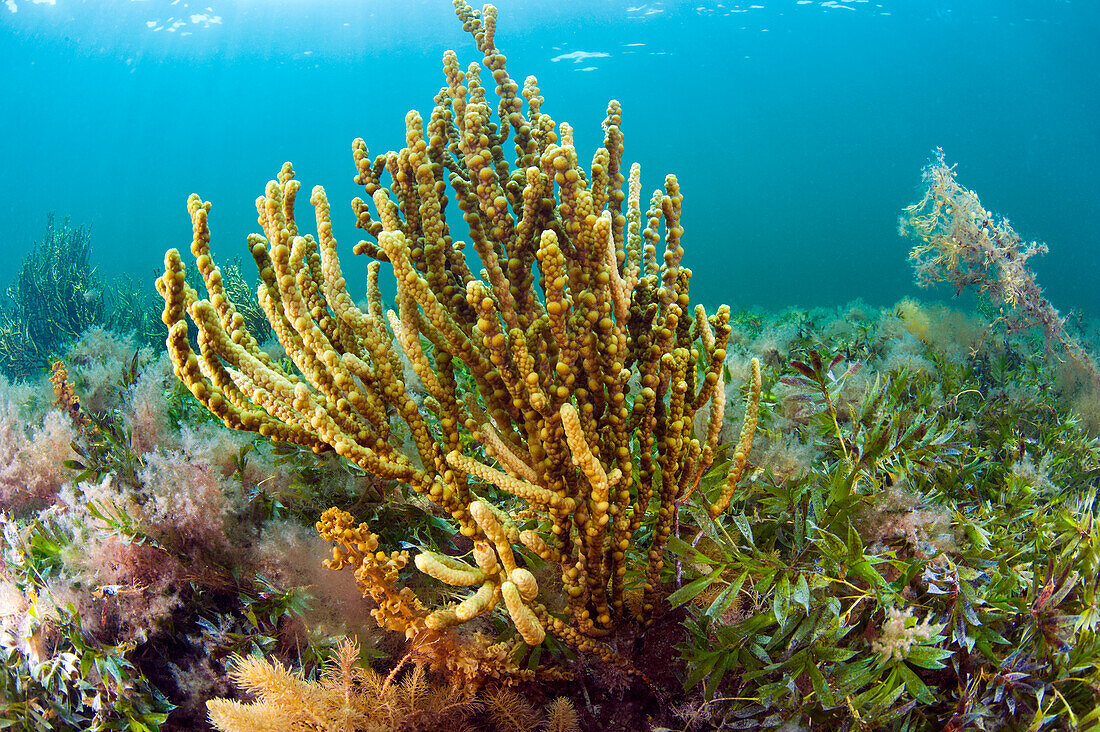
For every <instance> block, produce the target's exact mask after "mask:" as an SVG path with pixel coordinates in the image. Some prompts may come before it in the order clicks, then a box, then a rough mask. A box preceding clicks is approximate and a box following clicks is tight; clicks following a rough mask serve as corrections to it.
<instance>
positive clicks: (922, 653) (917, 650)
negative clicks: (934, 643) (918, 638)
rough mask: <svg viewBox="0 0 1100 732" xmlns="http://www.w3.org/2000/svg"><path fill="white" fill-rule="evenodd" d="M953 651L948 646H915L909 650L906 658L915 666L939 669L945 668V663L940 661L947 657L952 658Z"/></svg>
mask: <svg viewBox="0 0 1100 732" xmlns="http://www.w3.org/2000/svg"><path fill="white" fill-rule="evenodd" d="M951 654H952V651H949V650H947V649H946V648H932V647H931V646H913V647H911V648H910V649H909V652H908V653H907V654H905V660H906V661H908V662H909V663H911V664H913V665H914V666H920V667H921V668H928V669H939V668H944V665H943V664H942V663H940V661H942V660H943V659H945V658H950V657H951Z"/></svg>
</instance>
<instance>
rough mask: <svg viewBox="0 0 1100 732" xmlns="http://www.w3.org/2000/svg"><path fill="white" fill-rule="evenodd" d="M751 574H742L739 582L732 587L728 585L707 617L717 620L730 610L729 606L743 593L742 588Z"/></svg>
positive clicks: (707, 612)
mask: <svg viewBox="0 0 1100 732" xmlns="http://www.w3.org/2000/svg"><path fill="white" fill-rule="evenodd" d="M748 576H749V573H748V572H747V571H746V572H742V573H741V576H740V577H738V578H737V581H736V582H734V583H733V584H731V585H728V586H727V587H726V589H724V590H722V592H721V594H719V595H718V597H716V598H714V602H712V603H711V604H710V607H708V608H707V611H706V613H705V614H706V616H707V617H708V618H717V617H719V616H721V615H722V613H724V612H726V610H728V609H729V606H730V605H732V604H733V601H734V600H736V599H737V595H738V594H739V593H740V592H741V587H742V586H743V585H744V584H745V580H746V579H747V578H748Z"/></svg>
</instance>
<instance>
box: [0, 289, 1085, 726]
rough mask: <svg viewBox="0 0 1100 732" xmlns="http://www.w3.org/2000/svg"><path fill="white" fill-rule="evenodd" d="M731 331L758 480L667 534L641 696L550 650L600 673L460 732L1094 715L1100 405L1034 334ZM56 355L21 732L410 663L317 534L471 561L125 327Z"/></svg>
mask: <svg viewBox="0 0 1100 732" xmlns="http://www.w3.org/2000/svg"><path fill="white" fill-rule="evenodd" d="M733 322H734V328H733V335H732V337H731V346H730V348H729V354H728V355H727V358H726V364H725V368H726V370H727V373H728V375H729V377H730V378H729V380H728V381H729V383H730V384H731V385H732V386H731V387H730V388H729V390H728V391H729V393H728V394H727V398H728V400H729V402H730V404H731V406H736V405H738V404H740V403H741V402H742V398H741V394H740V385H741V384H742V383H743V382H744V381H745V379H746V377H747V375H748V362H749V358H750V356H752V355H757V356H759V357H760V358H761V359H762V361H763V363H764V366H763V374H764V376H763V388H762V392H763V396H762V399H761V406H760V416H759V423H760V427H759V433H758V435H757V439H756V441H755V443H754V445H753V448H752V453H751V455H750V456H749V465H750V474H749V476H748V478H747V479H746V480H744V481H743V482H742V484H741V486H739V488H738V492H737V494H736V496H735V497H734V501H733V507H732V509H731V511H730V512H729V514H728V515H727V516H724V517H722V519H720V520H719V521H710V520H708V519H707V515H708V514H707V513H706V511H701V510H699V509H698V508H696V507H695V506H691V505H685V506H683V507H682V510H683V511H684V512H685V513H686V514H687V515H689V516H690V517H691V520H690V521H689V520H686V519H685V520H684V522H683V525H685V526H687V525H691V524H695V525H697V526H698V528H691V529H690V530H686V531H685V532H683V533H682V535H681V536H680V537H679V540H674V541H673V542H672V543H671V544H670V548H671V550H672V552H674V553H675V554H676V555H678V559H677V560H676V561H675V562H669V564H668V569H667V570H666V574H665V576H664V577H663V578H662V581H663V583H664V584H665V585H666V586H667V587H668V588H669V590H670V596H669V605H668V606H667V607H666V608H665V609H664V610H663V611H662V613H661V614H660V616H659V618H658V620H657V622H656V623H655V624H654V625H653V626H651V627H649V628H637V627H627V628H625V629H624V630H623V631H621V633H620V636H621V637H619V638H616V639H615V641H614V642H615V645H616V648H618V649H619V652H620V653H622V654H623V655H624V656H626V657H627V658H629V659H630V660H631V661H632V662H633V663H634V664H635V665H636V666H637V667H638V668H640V669H643V670H644V671H645V673H646V674H647V676H648V682H647V683H645V684H642V683H640V682H638V681H637V680H632V679H631V678H629V677H627V676H625V675H624V674H622V673H621V672H618V671H616V670H615V669H614V668H609V667H607V666H606V665H605V664H601V663H600V662H598V661H592V660H590V659H589V660H587V661H586V660H585V659H583V658H578V657H576V656H575V655H574V654H572V653H571V652H570V651H569V650H568V649H566V648H564V647H560V646H555V647H551V648H547V649H546V650H544V652H543V656H542V659H541V661H542V662H543V663H546V662H547V661H549V662H550V663H552V664H553V665H555V666H558V667H560V668H562V669H567V670H571V671H572V672H573V673H574V674H575V678H576V679H577V683H574V682H566V683H563V682H554V681H536V682H528V683H525V684H520V685H517V686H514V687H503V686H499V685H495V684H494V683H493V682H492V680H489V683H488V684H487V685H486V686H485V687H483V688H482V690H481V691H479V692H477V694H478V695H476V696H473V697H471V696H470V695H469V694H470V692H467V691H462V692H461V701H462V702H463V704H462V705H458V704H457V702H458V701H459V699H455V698H451V699H449V701H448V702H447V703H448V704H450V705H451V707H448V708H450V709H451V710H452V712H455V715H457V716H454V720H455V721H456V723H457V722H465V723H468V724H470V725H472V726H473V727H474V728H478V725H481V727H480V728H492V727H491V725H492V724H494V723H495V724H497V727H496V728H500V729H512V728H513V727H511V726H509V725H510V724H511V723H510V722H508V721H507V720H505V721H500V720H499V719H498V720H497V721H496V722H493V721H492V720H493V719H496V718H495V717H494V716H493V714H499V715H504V713H502V712H499V707H500V706H501V705H502V704H503V705H504V708H505V709H506V710H509V709H511V707H509V706H508V705H518V706H519V707H520V708H521V709H522V708H527V707H524V705H529V706H530V707H536V708H538V707H544V706H546V705H548V704H550V703H551V702H552V700H553V699H554V698H555V697H559V696H562V697H565V698H568V699H569V700H570V701H571V702H572V705H573V708H574V709H575V711H576V714H577V715H578V716H579V719H580V723H581V727H582V728H584V729H649V728H654V729H656V728H658V727H660V726H664V727H668V728H675V729H707V728H715V727H720V726H723V725H724V727H725V728H754V727H761V728H768V727H779V726H782V725H784V724H786V725H790V724H795V725H797V726H796V727H790V726H788V727H787V728H788V729H793V728H805V729H817V728H823V727H824V726H825V725H827V724H838V723H839V724H841V725H843V726H844V728H850V729H856V728H864V729H875V728H894V729H903V728H908V729H924V728H928V729H932V728H943V727H944V726H947V725H955V726H954V727H953V728H955V729H964V728H971V727H973V728H985V729H994V728H1009V729H1012V728H1017V727H1018V728H1021V729H1023V728H1042V727H1049V726H1052V725H1053V726H1057V725H1061V726H1063V727H1072V726H1073V725H1074V724H1076V725H1077V726H1078V727H1079V728H1081V729H1086V728H1088V726H1089V725H1090V724H1095V721H1094V720H1095V716H1096V713H1095V700H1096V695H1097V692H1098V688H1097V663H1098V662H1100V644H1098V643H1097V640H1096V635H1095V632H1096V624H1097V617H1098V616H1097V610H1096V589H1097V588H1096V581H1097V580H1096V577H1097V572H1096V562H1097V540H1098V538H1100V537H1098V529H1097V527H1096V522H1095V519H1094V515H1095V503H1094V499H1095V481H1096V475H1097V470H1098V457H1100V449H1098V446H1097V443H1096V441H1095V440H1094V439H1093V437H1091V435H1090V432H1091V431H1093V430H1095V429H1096V428H1097V427H1098V426H1100V421H1098V417H1100V411H1098V410H1097V406H1096V394H1095V391H1094V387H1093V386H1092V385H1091V384H1090V383H1088V382H1087V381H1084V380H1083V379H1082V378H1081V375H1080V374H1078V373H1074V371H1073V369H1071V368H1068V367H1067V366H1066V365H1065V364H1061V365H1059V364H1058V363H1056V362H1054V361H1050V360H1045V359H1042V358H1039V357H1035V356H1031V355H1029V354H1034V353H1036V352H1037V351H1041V345H1039V344H1037V343H1035V342H1031V341H1028V340H1027V338H1026V334H1019V333H1017V334H1014V335H1012V336H1006V335H1003V334H1000V335H998V334H997V332H996V330H995V329H991V328H990V327H989V324H988V322H986V321H984V320H983V319H982V318H981V317H979V316H975V315H964V314H962V313H960V312H957V311H953V310H949V309H947V308H944V307H942V306H934V305H926V304H921V303H918V302H915V301H912V300H905V301H902V302H901V303H899V304H898V305H897V306H895V307H893V308H890V309H886V310H883V311H878V310H876V309H874V308H870V307H866V306H863V305H860V304H853V305H851V306H849V307H847V308H844V309H841V310H839V311H828V310H816V311H810V312H806V311H798V310H790V311H787V312H783V313H778V314H767V313H760V312H748V311H746V312H742V313H739V314H738V315H736V316H735V317H734V318H733ZM1083 336H1084V334H1082V338H1083ZM815 354H817V355H815ZM833 354H836V355H835V356H834V355H833ZM817 359H820V360H819V361H818V360H817ZM834 361H835V362H834ZM62 362H63V363H64V364H65V365H66V368H67V378H65V379H57V378H55V379H54V382H55V383H60V384H61V386H60V387H55V386H54V385H53V384H50V383H49V382H47V380H46V379H45V376H44V375H43V376H42V377H40V378H39V379H31V380H29V381H26V382H19V383H15V384H11V383H7V382H4V383H3V404H4V406H3V411H2V412H0V415H2V424H0V455H2V456H3V463H2V465H3V467H2V468H0V470H2V472H0V502H2V505H3V507H4V510H5V512H6V516H5V519H4V538H5V547H4V553H3V560H4V564H3V584H2V585H0V588H2V589H0V593H2V594H0V600H2V602H3V606H2V612H0V618H2V619H3V628H4V635H3V636H2V637H3V644H4V649H5V654H6V659H7V662H6V664H5V667H4V675H3V677H2V683H3V685H4V695H3V696H4V699H5V700H6V701H5V703H4V707H3V714H4V718H5V719H6V720H7V721H8V722H10V723H11V724H12V725H13V727H12V728H15V729H35V728H39V729H41V728H46V727H49V728H53V729H88V728H103V729H113V728H127V727H126V725H127V724H128V725H130V726H129V727H128V728H131V729H141V728H142V725H144V726H145V727H147V728H157V727H158V725H159V726H160V728H161V729H196V728H200V727H202V725H203V724H204V722H203V719H204V717H205V709H204V706H203V703H204V702H205V701H206V700H207V699H210V698H212V697H217V696H225V697H233V696H235V695H236V694H238V693H239V691H236V690H234V689H233V688H232V686H231V685H230V684H229V683H228V681H227V666H228V664H227V662H228V659H229V658H230V657H231V656H232V655H233V654H242V655H248V654H256V655H264V656H267V657H269V658H273V659H283V660H284V661H285V662H286V663H288V664H291V665H293V666H294V667H296V668H300V669H301V670H302V672H303V673H304V674H305V675H306V676H307V677H312V676H313V675H314V674H317V673H318V671H319V669H320V668H321V667H322V664H323V659H324V658H326V657H327V656H328V655H329V654H330V653H331V651H332V650H333V648H335V647H336V646H337V645H338V639H339V638H341V637H349V638H354V639H357V641H356V642H357V643H358V644H359V645H360V647H361V649H362V658H363V659H364V660H365V661H366V662H367V663H369V664H371V665H373V666H374V667H376V668H378V669H381V670H383V671H385V670H386V669H387V668H392V666H393V664H394V662H395V660H396V659H399V658H400V657H401V655H402V650H401V644H400V643H399V642H398V641H396V640H395V639H394V638H393V637H392V636H388V635H387V634H385V633H383V632H381V631H379V630H378V629H377V627H376V624H375V622H374V621H373V619H371V618H370V617H368V616H367V615H366V612H365V610H366V608H367V605H368V603H367V601H364V600H362V599H361V597H360V593H359V591H358V590H357V588H356V587H355V586H354V584H353V583H352V582H351V581H350V577H346V576H344V575H345V574H346V573H340V572H332V571H330V570H326V569H323V568H322V567H321V560H322V559H323V558H324V557H325V556H326V555H327V554H328V553H329V551H328V549H327V546H326V545H325V543H324V542H322V541H321V540H320V538H319V537H318V536H317V535H316V534H315V533H314V532H313V530H312V528H311V524H312V523H313V521H315V519H316V516H317V515H318V514H319V512H320V510H321V509H322V508H323V507H326V506H329V505H342V506H348V507H354V509H353V510H354V511H355V512H356V513H357V514H359V515H361V516H367V517H369V518H370V524H371V526H372V528H373V529H374V530H375V531H377V532H378V533H379V534H380V535H381V536H382V538H383V541H384V542H385V543H387V544H388V545H391V546H416V547H434V548H436V549H443V550H449V551H452V552H454V553H462V551H464V550H463V548H462V544H461V542H460V539H461V537H457V538H456V536H455V534H454V530H453V529H451V528H449V526H448V525H447V524H446V523H445V522H443V521H441V520H440V517H439V515H438V512H436V511H433V510H432V508H431V506H430V505H429V504H427V503H426V502H425V501H423V500H422V499H419V498H418V497H417V496H416V495H415V494H403V493H401V491H400V490H399V487H397V486H392V485H385V484H383V483H382V482H381V481H378V480H376V479H374V478H373V477H372V476H369V475H363V474H362V473H361V471H359V470H357V469H355V467H354V466H352V465H350V464H348V463H346V462H344V461H342V460H339V459H336V458H335V457H333V456H332V455H331V454H328V455H321V456H315V455H313V454H312V453H309V452H306V451H303V450H300V449H296V448H293V447H291V446H288V445H272V444H270V443H268V442H267V441H265V440H263V439H260V438H255V437H254V436H253V435H250V434H245V433H237V432H232V431H230V430H227V429H225V428H224V427H223V426H222V425H221V424H220V423H218V422H217V421H214V420H212V419H211V418H210V417H209V415H208V413H207V412H205V410H203V409H201V408H200V407H199V406H198V405H197V404H196V403H195V402H194V401H193V399H192V398H191V397H190V395H189V394H187V393H186V392H185V391H184V390H183V389H181V388H180V386H179V385H178V384H177V383H176V382H175V380H174V378H173V377H172V375H171V370H170V366H169V364H168V360H167V357H166V356H165V355H164V354H158V353H155V352H153V351H152V350H151V349H149V348H135V347H134V345H133V341H132V338H130V337H127V336H120V335H118V334H115V333H112V332H109V331H106V330H104V329H102V328H98V327H97V328H92V329H90V330H89V331H87V332H86V333H85V334H84V335H83V337H82V338H81V339H79V340H78V341H76V342H75V343H74V344H72V346H71V347H70V348H69V349H68V351H67V352H66V353H65V355H64V357H63V359H62ZM118 364H126V367H125V368H119V366H118ZM814 364H820V365H819V366H817V367H816V368H813V366H814ZM830 364H832V365H831V366H830ZM857 364H858V365H859V366H861V368H858V369H857V368H855V366H856V365H857ZM805 367H810V369H809V371H810V372H811V373H809V374H807V373H806V371H807V369H806V368H805ZM66 389H71V392H69V395H68V396H67V397H66ZM55 393H56V394H57V396H56V397H55ZM74 396H75V399H74V398H73V397H74ZM828 405H831V406H832V409H829V408H828ZM833 411H835V415H836V419H835V421H834V419H833V417H832V416H831V415H832V412H833ZM739 423H740V415H738V414H736V413H735V414H734V415H732V417H728V418H727V420H726V425H725V426H724V430H726V432H727V434H726V436H725V437H724V438H723V442H724V443H729V442H731V441H732V440H733V439H734V437H735V435H734V434H733V430H735V429H736V426H737V425H738V424H739ZM845 452H847V453H848V455H847V457H845V454H844V453H845ZM719 463H721V459H720V460H719ZM852 463H855V464H856V465H857V466H858V472H859V474H860V477H859V479H858V480H853V479H852V478H851V474H852V472H853V470H852V468H851V464H852ZM383 496H385V500H383ZM676 588H678V589H676ZM417 591H418V592H420V593H421V594H422V595H423V596H424V597H426V598H431V597H437V596H439V595H440V593H443V592H445V589H444V588H442V587H440V586H439V585H438V583H430V582H428V583H424V582H421V583H420V585H419V586H418V587H417ZM488 627H489V629H490V630H491V631H492V632H496V633H499V634H507V632H508V629H507V624H506V623H505V622H503V621H502V620H501V619H500V618H491V619H490V620H489V626H488ZM422 683H427V682H422ZM437 683H438V682H437ZM402 688H403V687H402ZM451 693H453V694H460V692H459V691H457V690H455V691H452V692H451ZM515 695H518V697H517V696H515ZM413 696H414V698H417V699H419V698H420V697H417V696H416V695H415V694H414V695H413ZM425 698H433V697H431V696H430V695H428V696H426V697H425ZM517 698H518V699H519V701H516V699H517ZM405 701H408V700H407V699H406V700H405ZM395 704H396V702H395ZM398 706H399V705H398ZM458 712H461V714H458ZM513 713H514V710H513ZM424 714H426V713H424ZM524 714H525V715H526V717H524V719H526V720H527V722H528V723H530V722H531V721H532V720H534V719H537V718H538V713H537V712H532V711H530V710H529V709H528V711H526V712H521V716H523V715H524ZM504 716H507V715H504ZM380 718H381V717H380ZM446 718H447V719H451V717H446ZM502 718H503V717H502ZM429 719H430V718H429V717H427V716H423V715H418V714H416V713H415V712H414V711H413V710H408V711H407V712H406V714H405V716H404V717H403V718H402V719H400V720H399V721H397V722H395V723H394V724H393V726H392V728H393V729H412V728H418V727H417V725H420V728H425V729H428V728H439V727H438V726H433V725H439V724H443V723H442V722H439V721H438V720H436V721H429ZM439 719H444V717H440V718H439ZM164 720H167V721H164ZM1073 720H1075V721H1073ZM401 725H405V726H401ZM382 728H385V727H382Z"/></svg>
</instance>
